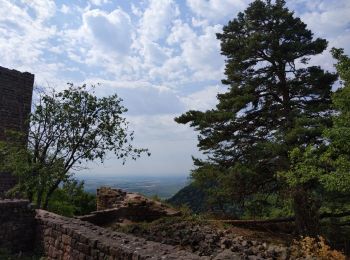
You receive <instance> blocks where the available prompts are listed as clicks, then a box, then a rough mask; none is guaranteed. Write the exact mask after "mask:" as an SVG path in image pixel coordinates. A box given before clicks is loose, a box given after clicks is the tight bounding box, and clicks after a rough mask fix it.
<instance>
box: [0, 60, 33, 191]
mask: <svg viewBox="0 0 350 260" xmlns="http://www.w3.org/2000/svg"><path fill="white" fill-rule="evenodd" d="M33 83H34V75H33V74H31V73H28V72H24V73H22V72H19V71H17V70H10V69H7V68H4V67H1V66H0V140H1V141H4V140H6V135H5V133H6V131H8V130H14V131H20V132H23V133H27V131H28V126H29V124H28V123H29V122H28V120H27V119H28V116H29V113H30V111H31V104H32V93H33ZM15 183H16V179H15V178H14V177H13V176H12V175H11V174H9V173H0V198H1V197H3V196H4V194H5V193H6V191H8V190H9V189H11V188H12V187H13V186H14V185H15Z"/></svg>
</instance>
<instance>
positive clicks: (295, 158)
mask: <svg viewBox="0 0 350 260" xmlns="http://www.w3.org/2000/svg"><path fill="white" fill-rule="evenodd" d="M332 54H333V57H334V58H335V59H337V60H338V63H337V64H336V68H337V71H338V73H339V76H340V78H341V79H342V81H343V86H342V87H341V88H339V89H338V90H337V91H336V92H335V93H334V94H333V97H332V101H333V108H334V109H335V111H336V114H335V115H334V116H333V118H332V119H333V125H332V127H330V128H327V129H325V130H324V137H325V140H326V142H324V143H323V144H321V145H315V144H309V145H308V146H307V148H306V149H303V148H299V147H298V148H294V149H293V150H292V151H291V153H290V158H291V167H290V169H289V170H288V171H286V172H281V173H280V176H281V177H283V178H284V179H285V180H286V183H287V184H288V186H289V187H290V188H291V189H293V190H297V191H299V192H303V193H306V194H307V196H301V198H303V199H305V198H306V199H307V200H308V202H309V203H307V204H308V205H309V207H312V208H305V209H300V208H295V211H298V210H304V211H305V212H301V214H296V217H297V218H296V221H297V223H298V225H299V226H300V227H302V228H303V230H304V233H305V232H306V231H307V230H310V228H311V227H309V226H307V225H308V224H309V223H311V221H305V217H309V218H312V219H313V221H314V223H318V221H319V220H318V215H319V214H318V208H319V207H320V206H321V201H320V198H323V200H325V199H327V198H328V197H331V199H332V200H333V201H332V202H333V203H336V200H337V199H339V198H340V199H341V198H343V197H349V195H350V59H349V57H347V56H346V55H344V52H343V50H342V49H332ZM334 194H336V196H334ZM300 203H305V201H300ZM311 213H313V214H311ZM300 216H304V218H301V217H300Z"/></svg>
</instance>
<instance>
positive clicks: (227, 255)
mask: <svg viewBox="0 0 350 260" xmlns="http://www.w3.org/2000/svg"><path fill="white" fill-rule="evenodd" d="M242 259H244V258H243V257H242V256H240V255H239V254H238V253H234V252H232V251H231V250H228V249H226V250H224V251H222V252H221V253H219V254H218V255H217V256H216V257H215V258H214V259H213V260H242Z"/></svg>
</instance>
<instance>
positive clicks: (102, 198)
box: [96, 187, 127, 211]
mask: <svg viewBox="0 0 350 260" xmlns="http://www.w3.org/2000/svg"><path fill="white" fill-rule="evenodd" d="M126 194H127V193H126V192H125V191H123V190H120V189H112V188H109V187H101V188H99V189H97V192H96V204H97V205H96V208H97V211H99V210H105V209H113V208H117V207H119V206H120V204H121V203H122V202H123V200H124V199H125V197H126Z"/></svg>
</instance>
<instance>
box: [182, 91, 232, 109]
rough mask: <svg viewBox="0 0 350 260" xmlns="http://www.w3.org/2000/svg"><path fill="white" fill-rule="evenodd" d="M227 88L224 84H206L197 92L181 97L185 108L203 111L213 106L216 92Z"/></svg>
mask: <svg viewBox="0 0 350 260" xmlns="http://www.w3.org/2000/svg"><path fill="white" fill-rule="evenodd" d="M226 90H227V88H226V87H224V86H219V85H215V86H208V87H205V88H203V89H201V90H199V91H197V92H194V93H191V94H190V95H188V96H184V97H182V98H181V101H182V102H183V103H184V104H185V107H186V110H200V111H205V110H208V109H212V108H215V106H216V104H217V103H218V101H217V98H216V96H217V94H219V93H224V92H225V91H226Z"/></svg>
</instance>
